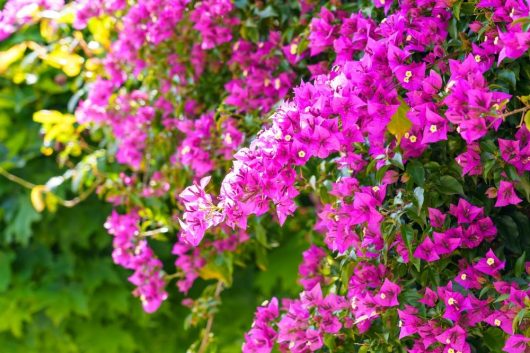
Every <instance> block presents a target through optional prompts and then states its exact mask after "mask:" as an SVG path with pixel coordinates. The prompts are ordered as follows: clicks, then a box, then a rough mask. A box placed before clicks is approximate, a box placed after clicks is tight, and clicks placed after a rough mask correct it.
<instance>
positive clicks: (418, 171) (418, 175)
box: [407, 160, 425, 187]
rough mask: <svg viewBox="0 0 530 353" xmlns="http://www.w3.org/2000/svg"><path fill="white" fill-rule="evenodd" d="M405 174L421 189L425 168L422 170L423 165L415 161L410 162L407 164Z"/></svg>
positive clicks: (423, 182)
mask: <svg viewBox="0 0 530 353" xmlns="http://www.w3.org/2000/svg"><path fill="white" fill-rule="evenodd" d="M407 174H408V175H410V177H411V178H412V181H414V183H415V184H416V185H418V186H422V187H423V185H424V184H425V168H423V164H421V163H420V162H418V161H416V160H411V161H410V162H408V163H407Z"/></svg>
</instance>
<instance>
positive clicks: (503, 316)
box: [484, 310, 515, 335]
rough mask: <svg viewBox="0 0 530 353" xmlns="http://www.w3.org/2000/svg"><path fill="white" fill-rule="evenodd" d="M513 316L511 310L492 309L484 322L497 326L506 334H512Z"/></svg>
mask: <svg viewBox="0 0 530 353" xmlns="http://www.w3.org/2000/svg"><path fill="white" fill-rule="evenodd" d="M514 318H515V313H514V312H511V311H507V312H503V311H500V310H496V311H494V312H493V313H492V314H490V315H489V316H488V317H487V318H486V319H484V322H486V323H488V324H490V325H491V326H495V327H499V328H501V329H502V330H503V331H504V332H506V333H507V334H509V335H511V334H513V326H512V322H513V319H514Z"/></svg>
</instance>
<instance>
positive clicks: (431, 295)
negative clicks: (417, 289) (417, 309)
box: [418, 287, 438, 307]
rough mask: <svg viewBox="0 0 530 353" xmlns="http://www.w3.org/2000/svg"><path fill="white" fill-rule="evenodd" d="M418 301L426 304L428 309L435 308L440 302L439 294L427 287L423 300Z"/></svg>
mask: <svg viewBox="0 0 530 353" xmlns="http://www.w3.org/2000/svg"><path fill="white" fill-rule="evenodd" d="M418 301H419V302H420V303H423V304H425V305H426V306H428V307H433V306H435V305H436V302H437V301H438V294H436V292H435V291H433V290H432V289H430V288H429V287H427V288H425V294H424V295H423V298H421V299H420V300H418Z"/></svg>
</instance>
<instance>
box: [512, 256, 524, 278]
mask: <svg viewBox="0 0 530 353" xmlns="http://www.w3.org/2000/svg"><path fill="white" fill-rule="evenodd" d="M525 260H526V251H523V254H522V255H521V256H519V258H518V259H517V261H515V267H514V273H515V277H521V276H522V274H523V273H524V272H525V266H524V263H525Z"/></svg>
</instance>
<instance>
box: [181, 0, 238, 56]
mask: <svg viewBox="0 0 530 353" xmlns="http://www.w3.org/2000/svg"><path fill="white" fill-rule="evenodd" d="M233 9H234V4H233V2H232V1H230V0H203V1H199V2H198V3H197V4H196V5H195V8H194V9H193V11H192V12H191V15H190V19H191V20H192V21H193V22H194V23H195V25H194V26H193V28H194V29H195V30H197V31H199V32H200V33H201V38H202V41H201V48H202V49H204V50H206V49H212V48H215V47H216V46H218V45H220V44H223V43H227V42H230V41H231V40H232V31H233V28H234V27H236V26H237V25H238V24H239V19H238V18H237V17H234V16H232V14H231V12H232V11H233Z"/></svg>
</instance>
